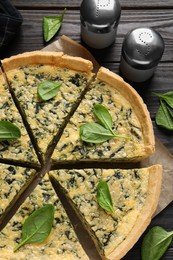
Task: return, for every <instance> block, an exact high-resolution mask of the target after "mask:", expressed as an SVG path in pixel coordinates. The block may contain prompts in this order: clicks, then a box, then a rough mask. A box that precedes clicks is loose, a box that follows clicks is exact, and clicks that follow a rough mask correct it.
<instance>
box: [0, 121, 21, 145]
mask: <svg viewBox="0 0 173 260" xmlns="http://www.w3.org/2000/svg"><path fill="white" fill-rule="evenodd" d="M20 137H21V132H20V129H19V128H18V127H17V126H16V125H14V124H13V123H11V122H9V121H0V141H8V140H13V139H17V138H20Z"/></svg>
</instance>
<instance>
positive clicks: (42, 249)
mask: <svg viewBox="0 0 173 260" xmlns="http://www.w3.org/2000/svg"><path fill="white" fill-rule="evenodd" d="M46 204H53V205H54V224H53V227H52V230H51V233H50V234H49V236H48V238H47V239H46V240H45V241H44V242H42V243H40V244H25V245H24V246H22V247H20V248H19V249H18V250H17V251H16V252H15V253H14V252H13V250H14V247H15V246H16V245H17V244H18V243H19V242H20V240H21V233H22V232H21V230H22V225H23V223H24V221H25V219H26V218H27V217H28V216H29V215H30V214H31V213H32V212H33V211H35V210H36V209H38V208H40V207H42V206H43V205H46ZM0 241H1V242H0V248H1V255H0V259H1V260H10V259H13V260H19V259H28V260H33V259H37V260H47V259H54V260H61V259H66V260H77V259H81V260H88V259H89V258H88V257H87V255H86V253H85V252H84V250H83V248H82V246H81V245H80V243H79V241H78V239H77V236H76V234H75V232H74V230H73V227H72V225H71V223H70V220H69V219H68V217H67V215H66V213H65V210H64V209H63V207H62V205H61V202H60V200H59V199H58V197H57V195H56V194H55V192H54V190H53V188H52V185H51V183H50V181H49V178H48V175H46V176H45V177H44V179H43V180H42V181H41V182H40V184H39V185H38V186H37V187H36V188H35V190H34V191H33V192H32V193H31V194H30V196H29V197H28V198H27V199H26V201H25V202H24V203H23V204H22V206H21V207H20V208H19V210H18V211H17V213H16V214H15V215H14V216H13V218H12V219H11V220H10V222H9V223H8V224H7V226H6V227H5V228H4V229H3V230H2V231H1V232H0Z"/></svg>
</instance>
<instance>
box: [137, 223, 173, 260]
mask: <svg viewBox="0 0 173 260" xmlns="http://www.w3.org/2000/svg"><path fill="white" fill-rule="evenodd" d="M172 238H173V231H171V232H167V231H166V230H164V229H163V228H162V227H159V226H155V227H153V228H152V229H150V230H149V232H148V233H147V234H146V235H145V237H144V239H143V241H142V248H141V257H142V260H159V259H161V257H162V256H163V254H164V253H165V252H166V250H167V248H168V247H169V245H170V243H171V242H172Z"/></svg>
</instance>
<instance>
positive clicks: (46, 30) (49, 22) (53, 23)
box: [43, 8, 67, 42]
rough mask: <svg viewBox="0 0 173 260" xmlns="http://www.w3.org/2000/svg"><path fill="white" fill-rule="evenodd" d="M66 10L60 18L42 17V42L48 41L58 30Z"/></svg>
mask: <svg viewBox="0 0 173 260" xmlns="http://www.w3.org/2000/svg"><path fill="white" fill-rule="evenodd" d="M66 10H67V9H66V8H65V9H64V11H63V13H62V15H60V16H44V17H43V35H44V40H45V41H46V42H48V41H50V40H51V39H52V38H53V36H54V35H55V34H56V33H57V32H58V30H59V29H60V27H61V24H62V22H63V18H64V14H65V12H66Z"/></svg>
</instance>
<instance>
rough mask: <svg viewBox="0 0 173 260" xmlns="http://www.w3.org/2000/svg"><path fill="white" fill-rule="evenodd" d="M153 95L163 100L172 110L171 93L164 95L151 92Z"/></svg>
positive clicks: (172, 99)
mask: <svg viewBox="0 0 173 260" xmlns="http://www.w3.org/2000/svg"><path fill="white" fill-rule="evenodd" d="M153 94H154V95H156V96H158V97H159V98H160V99H162V100H164V101H165V102H166V103H167V104H168V105H169V106H170V107H171V108H173V91H169V92H167V93H165V94H159V93H155V92H153Z"/></svg>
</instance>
